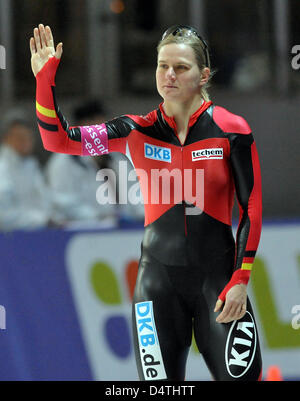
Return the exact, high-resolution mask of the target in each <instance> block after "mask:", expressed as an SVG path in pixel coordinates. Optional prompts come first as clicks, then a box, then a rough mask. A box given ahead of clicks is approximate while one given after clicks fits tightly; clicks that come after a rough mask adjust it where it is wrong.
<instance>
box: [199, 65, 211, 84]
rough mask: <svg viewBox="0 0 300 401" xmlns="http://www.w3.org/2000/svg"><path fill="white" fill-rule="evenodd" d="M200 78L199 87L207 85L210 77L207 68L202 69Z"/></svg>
mask: <svg viewBox="0 0 300 401" xmlns="http://www.w3.org/2000/svg"><path fill="white" fill-rule="evenodd" d="M201 74H202V77H201V80H200V86H203V85H205V84H207V82H208V80H209V77H210V69H209V68H208V67H205V68H203V70H202V71H201Z"/></svg>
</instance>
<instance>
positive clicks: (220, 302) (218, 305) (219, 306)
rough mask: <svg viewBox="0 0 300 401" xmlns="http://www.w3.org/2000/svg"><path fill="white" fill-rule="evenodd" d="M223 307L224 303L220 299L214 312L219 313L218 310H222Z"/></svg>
mask: <svg viewBox="0 0 300 401" xmlns="http://www.w3.org/2000/svg"><path fill="white" fill-rule="evenodd" d="M222 305H223V301H221V300H220V299H218V300H217V302H216V306H215V309H214V312H218V310H220V309H221V306H222Z"/></svg>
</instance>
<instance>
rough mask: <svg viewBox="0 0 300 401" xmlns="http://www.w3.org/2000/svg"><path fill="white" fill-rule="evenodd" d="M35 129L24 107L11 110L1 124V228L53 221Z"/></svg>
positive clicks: (51, 222) (8, 228)
mask: <svg viewBox="0 0 300 401" xmlns="http://www.w3.org/2000/svg"><path fill="white" fill-rule="evenodd" d="M33 147H34V139H33V130H32V128H31V126H30V124H29V123H28V121H27V120H26V118H25V117H24V113H23V112H22V111H21V110H11V111H9V112H8V113H7V114H6V115H5V117H4V119H3V121H2V127H1V147H0V177H1V179H0V230H1V231H11V230H27V229H36V228H41V227H46V226H49V225H52V224H53V221H52V218H51V210H52V209H51V198H50V194H49V191H48V189H47V186H46V183H45V179H44V176H43V172H42V170H41V168H40V165H39V163H38V161H37V159H36V158H35V157H34V156H33V155H32V153H33Z"/></svg>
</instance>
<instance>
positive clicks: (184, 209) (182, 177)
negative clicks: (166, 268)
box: [181, 145, 187, 237]
mask: <svg viewBox="0 0 300 401" xmlns="http://www.w3.org/2000/svg"><path fill="white" fill-rule="evenodd" d="M181 171H182V174H181V179H182V185H181V187H182V192H183V197H184V171H183V145H181ZM183 212H184V233H185V236H186V237H187V224H186V204H185V200H183Z"/></svg>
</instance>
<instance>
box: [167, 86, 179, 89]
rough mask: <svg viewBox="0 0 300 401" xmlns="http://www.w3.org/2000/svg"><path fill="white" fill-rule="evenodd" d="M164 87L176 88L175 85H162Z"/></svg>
mask: <svg viewBox="0 0 300 401" xmlns="http://www.w3.org/2000/svg"><path fill="white" fill-rule="evenodd" d="M164 88H175V89H177V86H175V85H164Z"/></svg>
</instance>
